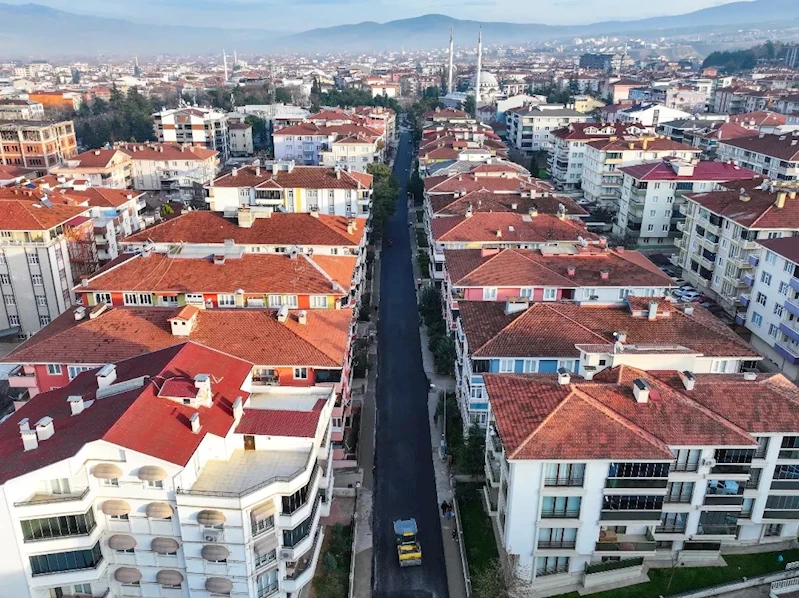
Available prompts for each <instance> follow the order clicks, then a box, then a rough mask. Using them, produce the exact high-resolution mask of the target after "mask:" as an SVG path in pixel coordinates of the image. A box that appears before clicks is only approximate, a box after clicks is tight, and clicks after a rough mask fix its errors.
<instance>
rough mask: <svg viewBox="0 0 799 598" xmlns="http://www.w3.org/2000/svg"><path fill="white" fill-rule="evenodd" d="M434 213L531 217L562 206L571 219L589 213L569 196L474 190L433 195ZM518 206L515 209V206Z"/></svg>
mask: <svg viewBox="0 0 799 598" xmlns="http://www.w3.org/2000/svg"><path fill="white" fill-rule="evenodd" d="M429 201H430V206H431V207H432V208H433V213H434V214H436V215H439V216H465V215H466V212H468V211H469V208H471V210H472V212H473V213H475V212H517V213H519V214H528V213H529V211H530V210H531V209H536V210H538V213H539V214H557V212H558V209H559V208H560V206H561V205H563V207H564V208H566V213H567V214H568V216H569V217H574V216H587V215H588V212H587V211H586V210H585V209H584V208H583V207H582V206H581V205H580V204H578V203H577V202H576V201H574V200H573V199H572V198H571V197H568V196H565V195H554V192H553V194H552V195H549V194H547V196H546V197H545V196H542V195H537V196H535V197H522V196H520V195H515V194H513V193H491V192H490V191H487V190H485V189H479V190H477V191H471V192H469V193H467V194H466V195H461V196H460V197H456V196H455V194H454V193H453V194H441V195H431V196H430V200H429ZM514 206H515V207H514Z"/></svg>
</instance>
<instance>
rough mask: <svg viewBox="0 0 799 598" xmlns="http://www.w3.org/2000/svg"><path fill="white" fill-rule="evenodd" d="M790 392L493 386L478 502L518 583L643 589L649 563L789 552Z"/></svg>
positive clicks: (798, 411) (605, 383) (622, 379)
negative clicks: (729, 552)
mask: <svg viewBox="0 0 799 598" xmlns="http://www.w3.org/2000/svg"><path fill="white" fill-rule="evenodd" d="M598 382H599V383H598ZM789 386H790V383H789V382H788V381H787V380H786V379H785V378H784V377H782V376H781V375H773V374H769V375H764V374H755V373H750V374H745V375H744V376H729V377H725V378H723V379H722V378H720V377H718V376H706V375H703V374H698V375H697V374H694V373H692V372H690V371H668V372H663V373H662V374H658V375H657V376H655V375H650V374H647V373H645V372H644V371H642V370H638V369H635V368H631V367H620V368H615V369H613V370H607V371H606V372H603V374H598V375H597V376H596V377H594V378H593V382H592V383H590V384H584V383H583V380H582V379H579V378H575V377H574V376H572V375H570V374H569V373H567V372H566V371H565V370H562V371H561V372H560V373H558V374H556V375H550V376H537V375H534V376H529V375H528V376H519V375H495V374H492V375H488V376H486V388H487V391H488V396H489V397H490V398H491V408H490V409H491V414H490V420H489V426H488V432H487V437H486V476H487V480H488V484H487V485H486V486H485V487H484V500H485V504H486V506H487V507H488V511H489V513H490V514H491V515H492V516H493V517H495V518H496V523H497V527H498V529H499V537H500V541H501V544H502V548H503V549H504V550H506V551H507V552H508V554H509V559H510V562H511V563H512V564H513V565H514V567H515V570H516V575H517V576H518V577H519V578H520V580H522V581H523V582H526V585H527V587H528V589H529V590H532V591H539V592H546V594H545V595H549V594H555V593H557V590H558V589H559V588H565V587H566V586H570V585H574V584H576V585H578V586H580V587H582V588H585V589H591V588H594V587H597V586H601V585H613V584H617V585H616V587H618V585H624V584H625V583H626V584H629V583H637V582H638V581H639V580H640V577H641V573H642V567H643V565H644V563H646V562H648V561H660V562H661V563H663V562H665V563H671V562H672V559H674V558H676V559H677V565H678V566H681V565H682V564H683V563H685V564H691V563H693V564H702V563H708V564H709V563H712V562H715V561H716V560H717V559H718V558H719V554H720V553H724V551H725V550H726V549H727V548H732V547H735V548H737V549H738V550H739V551H740V550H741V549H744V550H745V548H746V547H751V548H752V550H753V551H756V550H758V549H762V547H764V546H768V545H771V548H772V549H773V550H781V549H784V548H787V547H788V546H790V545H791V542H792V541H793V540H794V539H795V535H796V533H797V531H798V530H799V527H798V525H797V524H798V523H799V521H798V520H799V490H798V488H799V477H797V476H798V474H797V468H796V465H795V463H796V461H797V459H799V451H797V450H796V447H797V446H799V435H797V432H798V431H799V430H797V417H798V416H799V407H798V406H797V404H796V402H795V400H793V393H792V391H791V390H790V388H789ZM766 408H767V409H768V411H769V413H773V415H772V416H771V417H767V418H764V417H763V410H764V409H766ZM520 412H523V413H527V414H529V416H527V417H524V418H522V417H519V413H520ZM600 438H601V439H603V440H602V441H601V442H598V439H600ZM564 591H565V590H564Z"/></svg>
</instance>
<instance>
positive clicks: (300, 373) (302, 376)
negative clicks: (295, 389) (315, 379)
mask: <svg viewBox="0 0 799 598" xmlns="http://www.w3.org/2000/svg"><path fill="white" fill-rule="evenodd" d="M293 374H294V379H295V380H307V379H308V368H307V367H296V368H294V371H293Z"/></svg>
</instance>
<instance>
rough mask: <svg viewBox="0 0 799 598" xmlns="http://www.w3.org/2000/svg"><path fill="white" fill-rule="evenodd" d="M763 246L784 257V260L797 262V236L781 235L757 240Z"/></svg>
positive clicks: (798, 249)
mask: <svg viewBox="0 0 799 598" xmlns="http://www.w3.org/2000/svg"><path fill="white" fill-rule="evenodd" d="M758 243H760V244H761V245H762V246H763V247H765V248H766V249H768V250H769V251H772V252H774V253H776V254H777V255H780V256H782V257H784V258H785V259H786V260H788V261H791V262H793V263H794V264H799V237H783V238H781V239H761V240H759V241H758Z"/></svg>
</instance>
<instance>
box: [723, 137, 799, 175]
mask: <svg viewBox="0 0 799 598" xmlns="http://www.w3.org/2000/svg"><path fill="white" fill-rule="evenodd" d="M718 158H719V160H731V161H733V162H737V163H738V164H740V165H741V166H743V167H745V168H749V169H751V170H754V171H755V172H758V173H760V174H762V175H763V176H764V177H768V178H770V179H774V180H780V181H797V180H799V132H793V133H787V134H784V135H768V134H766V133H760V135H757V136H753V137H743V138H740V139H729V140H725V141H721V142H719V146H718Z"/></svg>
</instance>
